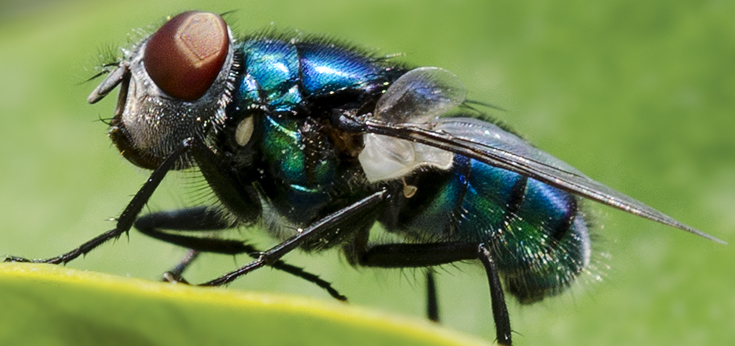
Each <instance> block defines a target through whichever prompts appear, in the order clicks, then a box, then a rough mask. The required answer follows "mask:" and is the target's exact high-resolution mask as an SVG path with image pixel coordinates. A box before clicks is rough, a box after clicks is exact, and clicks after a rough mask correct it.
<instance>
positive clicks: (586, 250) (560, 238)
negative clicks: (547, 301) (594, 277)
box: [401, 155, 590, 303]
mask: <svg viewBox="0 0 735 346" xmlns="http://www.w3.org/2000/svg"><path fill="white" fill-rule="evenodd" d="M440 181H441V183H440V184H438V183H437V179H436V178H435V177H434V178H431V179H427V180H426V182H425V183H423V184H422V183H421V182H419V184H420V185H419V186H418V192H417V196H418V194H419V193H421V191H422V190H427V191H425V195H426V193H428V194H429V195H430V198H428V200H427V201H422V203H423V204H424V205H423V206H417V205H409V206H408V207H407V208H406V209H405V210H406V211H405V212H404V214H403V220H404V222H401V228H403V229H404V230H406V231H408V232H409V233H410V234H412V235H414V236H416V235H419V234H422V233H423V236H426V235H428V234H430V235H431V236H432V237H433V238H434V239H430V240H431V241H462V242H465V241H466V242H477V243H478V244H479V243H482V242H489V243H490V244H491V247H492V250H493V256H494V259H495V261H496V262H497V265H498V268H499V270H500V271H501V272H502V273H503V274H504V278H505V282H506V289H507V290H508V292H509V293H511V294H513V295H515V296H516V297H517V298H518V299H519V300H520V301H521V302H522V303H531V302H534V301H538V300H541V299H543V298H544V297H546V296H550V295H555V294H558V293H561V292H562V291H564V290H565V289H566V288H567V287H568V285H569V284H570V283H571V282H572V281H574V279H576V277H577V276H578V275H579V274H580V273H581V272H582V270H583V269H584V267H585V266H586V265H587V264H588V263H589V256H590V240H589V234H588V230H587V225H586V222H585V220H584V215H583V213H582V212H581V210H580V209H579V202H580V201H579V199H578V198H577V197H575V196H573V195H571V194H569V193H567V192H564V191H561V190H559V189H557V188H554V187H552V186H549V185H546V184H543V183H541V182H538V181H536V180H534V179H529V178H527V177H525V176H522V175H519V174H516V173H513V172H510V171H507V170H504V169H500V168H497V167H493V166H489V165H487V164H484V163H482V162H479V161H476V160H472V159H468V158H466V157H463V156H459V155H455V160H454V167H453V169H452V170H451V171H450V172H447V173H445V174H444V175H443V178H442V179H441V180H440ZM408 210H411V211H410V212H409V211H408Z"/></svg>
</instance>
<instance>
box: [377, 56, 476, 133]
mask: <svg viewBox="0 0 735 346" xmlns="http://www.w3.org/2000/svg"><path fill="white" fill-rule="evenodd" d="M466 96H467V91H466V89H465V87H464V85H463V84H462V81H460V80H459V78H457V76H455V75H454V74H453V73H451V72H449V71H447V70H445V69H442V68H438V67H420V68H416V69H413V70H411V71H408V72H406V74H404V75H403V76H401V77H400V78H398V80H396V81H395V82H393V84H391V86H390V87H388V90H386V92H385V94H384V95H383V96H382V97H381V98H380V100H378V103H377V105H376V106H375V114H374V116H375V118H376V119H380V120H382V121H386V122H391V123H415V124H417V123H425V122H427V121H429V120H432V119H433V118H436V117H438V116H440V115H442V114H444V113H446V112H447V111H449V110H451V109H453V108H455V107H457V106H459V105H460V104H462V102H464V100H465V97H466Z"/></svg>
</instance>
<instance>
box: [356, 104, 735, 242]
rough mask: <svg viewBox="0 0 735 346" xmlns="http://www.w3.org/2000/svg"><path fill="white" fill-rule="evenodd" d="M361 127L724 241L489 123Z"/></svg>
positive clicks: (448, 120)
mask: <svg viewBox="0 0 735 346" xmlns="http://www.w3.org/2000/svg"><path fill="white" fill-rule="evenodd" d="M355 120H356V121H359V120H357V119H355ZM363 126H364V130H365V131H366V132H369V133H375V134H381V135H384V136H390V137H395V138H400V139H404V140H408V141H412V142H414V143H421V144H424V145H428V146H431V147H435V148H439V149H443V150H446V151H450V152H452V153H455V154H459V155H463V156H466V157H469V158H472V159H475V160H478V161H481V162H484V163H486V164H488V165H491V166H495V167H499V168H502V169H507V170H509V171H512V172H516V173H519V174H523V175H525V176H527V177H530V178H533V179H536V180H538V181H540V182H543V183H545V184H548V185H551V186H554V187H557V188H559V189H562V190H564V191H568V192H570V193H573V194H575V195H578V196H581V197H584V198H587V199H591V200H594V201H597V202H600V203H602V204H606V205H609V206H611V207H614V208H617V209H620V210H623V211H626V212H628V213H631V214H634V215H638V216H640V217H644V218H646V219H649V220H653V221H656V222H660V223H662V224H665V225H669V226H672V227H676V228H678V229H681V230H684V231H687V232H690V233H694V234H696V235H699V236H702V237H705V238H707V239H710V240H713V241H715V242H718V243H725V242H724V241H722V240H720V239H718V238H716V237H714V236H711V235H709V234H707V233H704V232H702V231H699V230H697V229H695V228H692V227H690V226H687V225H685V224H683V223H681V222H679V221H676V220H675V219H673V218H672V217H670V216H668V215H666V214H664V213H662V212H660V211H658V210H656V209H653V208H651V207H649V206H648V205H646V204H644V203H643V202H640V201H638V200H636V199H634V198H632V197H630V196H627V195H625V194H623V193H621V192H618V191H616V190H613V189H611V188H609V187H607V186H605V185H603V184H601V183H599V182H597V181H594V180H592V179H590V178H589V177H587V176H586V175H584V174H582V173H581V172H580V171H578V170H577V169H575V168H573V167H571V166H570V165H569V164H567V163H565V162H563V161H561V160H559V159H557V158H555V157H553V156H551V155H549V154H547V153H545V152H543V151H541V150H539V149H536V148H534V147H532V146H531V145H529V144H527V143H526V142H524V141H522V140H521V139H520V138H518V137H516V136H514V135H512V134H510V133H508V132H506V131H504V130H502V129H500V128H499V127H497V126H495V125H493V124H489V123H485V122H483V121H479V120H477V119H469V118H445V119H441V120H439V121H437V122H436V123H435V124H434V126H433V128H432V129H427V128H426V125H422V126H417V125H415V124H387V123H384V122H381V121H378V120H365V121H363Z"/></svg>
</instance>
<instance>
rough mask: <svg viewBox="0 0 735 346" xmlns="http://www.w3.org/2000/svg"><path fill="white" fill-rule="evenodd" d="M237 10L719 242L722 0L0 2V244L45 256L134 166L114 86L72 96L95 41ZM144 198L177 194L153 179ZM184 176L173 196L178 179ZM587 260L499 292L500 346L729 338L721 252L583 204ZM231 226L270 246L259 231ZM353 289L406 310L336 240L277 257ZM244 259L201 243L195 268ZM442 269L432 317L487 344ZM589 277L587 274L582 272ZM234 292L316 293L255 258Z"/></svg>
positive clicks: (403, 290) (115, 249) (74, 235)
mask: <svg viewBox="0 0 735 346" xmlns="http://www.w3.org/2000/svg"><path fill="white" fill-rule="evenodd" d="M188 9H202V10H208V11H213V12H224V11H229V10H238V12H235V13H234V14H232V15H231V17H230V18H232V19H235V20H234V23H232V22H231V24H232V25H233V28H234V30H235V31H236V32H242V33H244V32H249V31H252V30H256V29H261V28H264V27H268V26H270V25H274V26H276V27H278V28H283V29H286V30H296V29H298V30H301V31H303V32H306V33H324V34H327V35H331V36H335V37H339V38H343V39H346V40H348V41H351V42H355V43H357V44H360V45H363V46H365V47H369V48H377V49H379V52H381V53H384V54H392V53H405V57H403V58H401V60H402V61H406V62H409V63H411V64H414V65H422V66H440V67H444V68H446V69H448V70H450V71H453V72H454V73H455V74H457V75H458V76H459V77H460V78H461V79H462V80H463V81H464V83H465V84H466V85H467V88H468V89H469V90H470V95H469V97H470V98H472V99H474V100H478V101H483V102H489V103H492V104H495V105H499V106H501V107H503V108H506V109H508V110H509V111H507V112H503V113H494V115H495V116H497V117H498V118H500V119H501V120H502V121H504V122H506V123H508V124H510V125H511V126H512V127H513V128H514V129H515V130H517V131H518V132H520V133H522V134H524V135H525V136H526V138H528V139H529V140H530V141H531V142H533V143H534V144H535V145H537V146H538V147H540V148H542V149H544V150H546V151H548V152H550V153H552V154H554V155H555V156H557V157H559V158H561V159H563V160H565V161H567V162H569V163H570V164H572V165H574V166H576V167H577V168H579V169H581V170H582V171H584V172H586V173H587V174H588V175H589V176H591V177H593V178H594V179H596V180H598V181H600V182H603V183H605V184H607V185H609V186H611V187H613V188H615V189H618V190H620V191H622V192H624V193H626V194H629V195H631V196H633V197H635V198H637V199H640V200H641V201H643V202H645V203H648V204H650V205H651V206H653V207H655V208H657V209H660V210H662V211H664V212H665V213H667V214H669V215H671V216H673V217H675V218H677V219H679V220H680V221H682V222H685V223H687V224H690V225H692V226H694V227H697V228H700V229H702V230H704V231H706V232H709V233H711V234H713V235H715V236H717V237H720V238H722V239H725V240H728V241H730V242H733V241H734V240H735V238H733V237H732V231H733V230H734V229H735V152H734V151H735V114H734V113H735V68H734V67H733V66H734V65H735V64H734V62H735V3H733V2H730V1H648V2H638V1H600V2H586V1H563V2H554V3H550V2H545V1H533V2H486V1H477V2H475V1H446V2H444V1H402V2H396V1H385V0H381V1H360V2H357V1H350V2H345V1H310V2H308V3H307V2H302V1H273V0H271V1H178V2H173V1H171V2H164V1H156V2H154V1H139V0H128V1H124V2H109V3H103V2H95V1H82V0H76V1H73V0H69V1H7V0H4V1H0V119H2V120H1V122H0V255H2V254H12V255H22V256H26V257H34V258H36V257H48V256H52V255H57V254H59V253H62V252H64V251H67V250H70V249H71V248H73V247H75V246H78V245H79V244H81V243H82V242H83V241H86V240H88V239H90V238H92V237H93V236H96V235H97V234H99V233H101V232H103V231H106V230H108V229H110V228H111V227H112V226H113V224H112V223H111V222H109V221H107V219H108V218H110V217H115V216H117V215H118V214H119V213H120V211H122V209H123V208H124V206H125V205H126V204H127V202H128V201H129V199H130V197H131V196H132V194H134V193H135V192H136V191H137V189H138V187H140V185H141V184H142V183H143V181H145V179H146V178H147V172H145V171H142V170H140V169H136V168H134V167H132V165H130V164H129V163H127V162H126V161H125V160H124V159H123V158H122V157H121V156H119V155H118V154H117V152H116V150H115V148H114V147H112V146H111V144H110V142H109V140H108V139H107V138H106V126H105V125H104V124H103V123H101V122H100V121H98V118H107V117H110V116H111V114H112V110H113V108H114V101H115V97H109V98H108V99H106V100H104V101H103V102H101V103H100V104H98V105H94V106H90V105H87V104H86V102H85V100H86V97H87V95H88V94H89V92H90V91H91V90H92V89H93V88H94V86H95V85H96V84H95V82H91V83H83V82H84V80H86V79H87V78H89V77H90V76H92V75H93V74H94V73H95V70H94V68H93V67H94V66H95V65H96V64H98V63H99V58H98V55H99V54H100V53H101V52H104V51H110V50H112V51H114V52H117V50H116V49H117V48H116V47H119V46H121V45H122V46H126V45H128V44H129V43H130V40H136V39H137V38H138V37H140V33H139V31H136V30H138V29H142V30H143V32H144V33H145V32H150V30H151V29H152V28H151V27H150V25H151V24H155V23H160V21H161V19H162V18H163V17H165V16H166V15H169V14H176V13H178V12H181V11H184V10H188ZM168 180H170V181H168V182H167V184H166V186H165V187H164V188H163V189H162V190H161V191H160V192H158V193H157V194H156V195H155V197H154V201H152V202H151V203H150V208H151V210H159V209H163V208H169V207H176V206H183V205H186V204H187V201H189V200H191V195H192V192H191V191H192V190H195V189H192V188H191V186H190V185H189V184H187V183H186V180H187V179H186V178H184V179H168ZM187 191H188V192H187ZM588 210H589V211H590V213H591V214H593V215H594V216H595V224H596V226H595V229H596V231H597V233H598V241H597V243H596V245H595V249H596V250H597V252H596V257H595V263H594V267H595V268H594V270H593V273H592V274H590V275H588V276H586V277H585V278H583V279H582V280H580V281H581V283H580V284H578V285H576V286H575V288H574V289H573V290H572V291H571V292H570V293H567V294H565V295H563V296H561V297H557V298H554V299H549V300H548V301H545V302H542V303H539V304H536V305H533V306H519V305H518V304H517V303H515V302H511V303H510V313H511V322H512V325H513V328H514V330H515V331H516V332H517V333H518V334H517V335H516V336H515V342H516V344H517V345H721V344H725V343H727V342H728V341H729V342H732V341H733V340H735V271H734V270H733V263H735V249H733V245H728V246H724V245H718V244H715V243H713V242H710V241H707V240H704V239H701V238H697V237H694V236H692V235H689V234H685V233H683V232H680V231H676V230H673V229H670V228H667V227H665V226H661V225H658V224H654V223H652V222H649V221H645V220H642V219H639V218H636V217H634V216H631V215H627V214H624V213H622V212H617V211H614V210H612V209H610V208H606V207H602V206H599V205H597V204H592V203H590V204H588ZM241 233H242V234H243V236H244V237H246V238H248V239H252V240H254V241H256V242H257V243H258V244H261V246H265V245H267V244H272V242H271V241H269V240H268V239H267V238H264V237H262V236H260V235H259V234H258V233H259V232H257V231H255V232H254V231H253V230H244V231H242V232H241ZM183 254H184V251H183V250H181V249H178V248H176V247H173V246H170V245H167V244H164V243H161V242H157V241H153V240H150V239H148V238H146V237H145V236H143V235H141V234H139V233H136V232H131V234H130V237H129V239H125V238H121V240H120V241H118V242H117V243H116V244H114V245H113V244H109V245H105V246H103V247H102V248H101V249H99V250H98V251H95V252H93V253H91V254H89V255H88V256H87V257H86V258H84V259H79V260H76V261H74V262H73V263H72V264H70V266H72V267H75V268H83V269H91V270H95V271H102V272H109V273H116V274H120V275H130V276H135V277H142V278H149V279H152V280H155V279H157V278H158V277H159V275H160V274H161V272H162V271H164V270H166V269H168V268H169V267H170V266H171V265H173V264H174V263H176V261H177V260H178V258H179V257H180V256H182V255H183ZM285 259H286V260H287V261H288V262H290V263H292V264H299V265H303V266H305V267H306V268H307V269H308V270H310V271H312V272H316V273H318V274H320V275H322V276H323V277H324V278H326V279H328V280H330V281H332V282H333V283H334V285H335V286H336V287H337V288H338V289H340V290H341V291H342V293H344V294H346V295H348V296H349V297H350V298H351V301H352V302H353V303H354V304H361V305H367V306H373V307H380V308H384V309H389V310H393V311H396V312H397V313H400V314H407V315H415V316H417V317H419V318H420V317H421V316H423V311H424V306H423V304H424V293H423V292H424V288H423V283H422V280H421V279H420V278H421V275H419V274H418V273H415V272H413V271H398V270H382V271H379V270H366V269H359V270H354V269H352V268H350V267H349V266H348V265H347V264H346V263H343V262H344V261H342V260H340V259H339V255H338V254H337V253H336V252H327V253H324V254H319V255H303V254H292V255H289V256H288V257H286V258H285ZM246 261H247V259H246V258H244V257H238V258H236V259H234V260H233V258H231V257H226V256H214V255H212V256H206V257H204V258H202V259H201V261H199V262H198V263H197V264H195V265H194V267H193V268H192V269H193V270H192V272H191V273H190V274H189V275H188V277H189V278H190V279H191V280H192V281H195V282H198V281H202V280H205V279H210V278H213V277H215V276H217V275H219V274H221V273H224V272H226V271H229V270H232V269H234V268H235V266H236V265H237V264H244V263H245V262H246ZM445 269H446V270H443V271H441V272H440V276H439V279H438V280H439V281H438V284H439V289H440V298H441V304H442V305H441V309H442V317H443V319H444V321H445V324H447V325H449V326H450V327H452V328H456V329H458V330H462V331H465V332H468V333H471V334H475V335H479V336H481V337H484V338H486V339H488V340H492V339H493V337H494V336H493V335H494V332H493V327H492V326H493V325H492V323H493V322H492V319H491V314H490V310H489V295H488V289H487V284H486V279H485V278H484V276H483V273H482V270H481V268H479V267H477V266H473V265H458V266H456V267H451V266H448V267H446V268H445ZM598 278H599V279H598ZM231 287H232V288H233V289H247V290H262V291H277V292H285V293H290V294H302V295H309V296H314V297H317V298H319V299H324V300H328V299H329V298H328V297H327V296H326V294H325V293H324V292H322V291H321V290H319V289H317V288H315V287H314V286H313V285H310V284H307V283H305V282H302V281H300V280H297V279H294V278H291V277H289V276H287V275H284V274H282V273H278V272H273V271H271V270H268V269H264V270H261V271H260V272H257V273H255V274H253V275H252V276H250V277H248V278H245V279H242V280H240V281H238V282H236V283H235V284H233V285H232V286H231Z"/></svg>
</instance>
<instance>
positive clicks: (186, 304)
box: [0, 263, 489, 346]
mask: <svg viewBox="0 0 735 346" xmlns="http://www.w3.org/2000/svg"><path fill="white" fill-rule="evenodd" d="M0 309H1V310H3V311H2V312H0V344H2V345H6V344H7V345H10V344H16V345H23V344H26V345H46V344H47V345H66V344H74V345H86V344H89V345H93V344H99V342H105V343H106V344H119V345H125V344H140V345H177V346H182V345H224V344H228V345H235V344H243V345H348V344H349V345H437V346H440V345H441V346H450V345H452V346H460V345H462V346H465V345H467V346H469V345H477V346H479V345H485V346H486V345H489V343H488V342H487V341H484V340H481V339H479V338H475V337H472V336H468V335H464V334H462V333H459V332H457V331H453V330H450V329H447V328H444V327H441V326H440V325H437V324H435V323H431V322H428V321H424V320H419V319H417V318H416V319H414V318H409V317H402V316H397V315H393V314H389V313H386V312H382V311H377V310H372V309H369V308H364V307H359V306H354V305H350V304H343V303H338V302H330V301H320V300H316V299H309V298H306V297H300V296H288V295H280V294H271V293H261V292H248V291H240V290H235V289H227V288H201V287H195V286H189V285H181V284H169V283H162V282H154V281H147V280H142V279H136V278H127V277H120V276H114V275H110V274H103V273H97V272H92V271H81V270H76V269H71V268H67V267H63V266H56V265H47V264H28V263H0Z"/></svg>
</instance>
